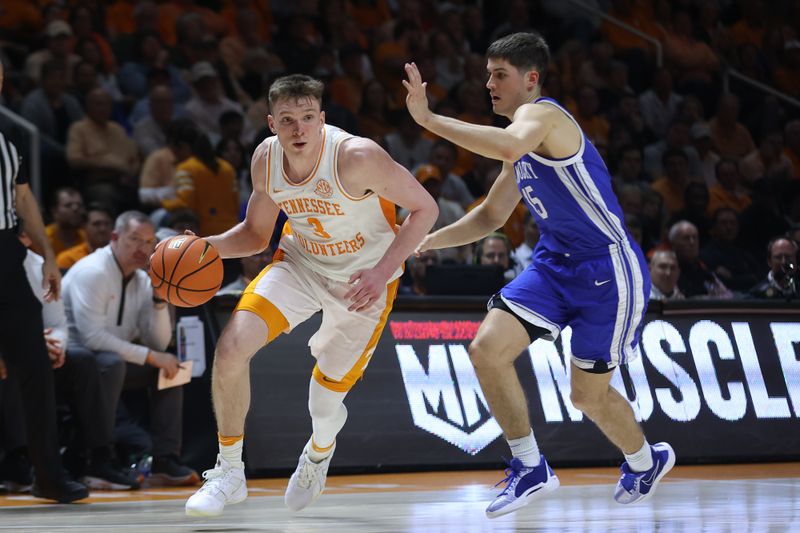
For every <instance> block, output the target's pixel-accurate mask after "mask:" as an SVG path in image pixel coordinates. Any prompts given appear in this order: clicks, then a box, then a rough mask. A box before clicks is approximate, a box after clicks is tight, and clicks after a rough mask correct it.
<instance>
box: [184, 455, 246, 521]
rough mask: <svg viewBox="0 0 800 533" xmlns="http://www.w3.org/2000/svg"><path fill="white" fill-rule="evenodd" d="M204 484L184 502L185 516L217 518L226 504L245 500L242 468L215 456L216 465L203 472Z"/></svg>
mask: <svg viewBox="0 0 800 533" xmlns="http://www.w3.org/2000/svg"><path fill="white" fill-rule="evenodd" d="M203 479H205V480H206V481H205V483H203V486H202V487H200V489H199V490H198V491H197V492H195V493H194V494H193V495H192V496H191V498H189V500H188V501H187V502H186V515H187V516H219V515H221V514H222V511H223V509H225V505H226V504H231V505H233V504H235V503H240V502H243V501H244V500H245V498H247V480H246V479H245V477H244V467H243V466H242V467H236V466H233V465H231V464H230V463H229V462H228V461H226V460H225V459H223V458H222V456H221V455H217V464H216V466H215V467H214V468H212V469H211V470H206V471H205V472H203Z"/></svg>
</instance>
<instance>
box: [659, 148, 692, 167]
mask: <svg viewBox="0 0 800 533" xmlns="http://www.w3.org/2000/svg"><path fill="white" fill-rule="evenodd" d="M670 157H681V158H683V160H684V161H689V156H688V155H686V152H684V151H683V150H681V149H680V148H670V149H668V150H664V154H663V155H662V156H661V164H663V165H666V164H667V159H669V158H670Z"/></svg>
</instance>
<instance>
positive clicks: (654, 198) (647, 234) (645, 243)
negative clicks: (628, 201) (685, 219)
mask: <svg viewBox="0 0 800 533" xmlns="http://www.w3.org/2000/svg"><path fill="white" fill-rule="evenodd" d="M665 219H666V218H665V213H664V199H663V198H661V195H660V194H658V193H657V192H656V191H654V190H653V189H650V188H647V189H645V191H644V193H643V194H642V217H641V223H642V250H645V251H649V250H651V249H652V248H653V247H654V246H655V245H657V244H658V243H659V242H660V241H661V237H662V235H661V234H662V228H663V226H664V221H665Z"/></svg>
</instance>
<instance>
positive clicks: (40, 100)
mask: <svg viewBox="0 0 800 533" xmlns="http://www.w3.org/2000/svg"><path fill="white" fill-rule="evenodd" d="M65 91H66V71H65V67H64V65H62V64H61V63H59V62H58V61H55V60H51V61H48V62H46V63H45V64H44V65H42V66H41V82H40V83H39V88H37V89H34V90H33V91H31V92H29V93H28V95H27V96H26V97H25V99H24V100H23V101H22V106H21V108H20V114H21V115H22V116H23V117H24V118H26V119H28V120H29V121H31V122H32V123H33V124H34V125H35V126H36V127H37V128H39V132H40V133H41V134H42V135H45V136H46V137H47V139H45V146H46V147H47V148H48V149H49V150H56V151H58V152H59V153H60V154H63V152H64V148H63V145H64V144H65V143H66V141H67V131H68V130H69V127H70V126H71V125H72V123H74V122H76V121H78V120H80V119H81V118H82V117H83V109H82V108H81V104H80V102H78V100H77V99H76V98H75V97H74V96H72V95H71V94H69V93H67V92H65ZM54 144H57V145H61V146H58V147H56V146H54ZM61 157H63V155H62V156H61Z"/></svg>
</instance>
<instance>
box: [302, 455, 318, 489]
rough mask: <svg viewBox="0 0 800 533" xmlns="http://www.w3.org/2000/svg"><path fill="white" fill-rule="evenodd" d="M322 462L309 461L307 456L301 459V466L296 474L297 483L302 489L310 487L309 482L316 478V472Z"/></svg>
mask: <svg viewBox="0 0 800 533" xmlns="http://www.w3.org/2000/svg"><path fill="white" fill-rule="evenodd" d="M321 466H322V463H319V464H316V463H313V462H311V461H310V460H309V459H308V458H306V460H305V461H303V466H302V467H301V468H300V472H298V474H297V484H298V485H300V486H301V487H302V488H304V489H309V488H311V484H312V483H314V482H315V481H316V480H317V477H318V473H319V470H320V467H321Z"/></svg>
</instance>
